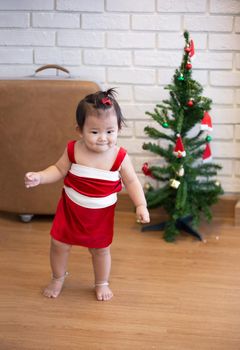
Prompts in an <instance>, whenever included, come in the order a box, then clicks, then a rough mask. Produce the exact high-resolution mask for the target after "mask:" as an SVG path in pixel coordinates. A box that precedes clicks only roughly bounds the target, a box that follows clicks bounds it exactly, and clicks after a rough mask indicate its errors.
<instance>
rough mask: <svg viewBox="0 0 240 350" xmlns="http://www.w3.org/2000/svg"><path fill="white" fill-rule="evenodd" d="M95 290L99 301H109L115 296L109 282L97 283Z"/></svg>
mask: <svg viewBox="0 0 240 350" xmlns="http://www.w3.org/2000/svg"><path fill="white" fill-rule="evenodd" d="M95 292H96V297H97V300H99V301H107V300H110V299H112V297H113V292H112V291H111V289H110V288H109V286H108V282H103V283H96V284H95Z"/></svg>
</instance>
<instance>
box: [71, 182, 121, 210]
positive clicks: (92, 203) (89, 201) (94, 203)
mask: <svg viewBox="0 0 240 350" xmlns="http://www.w3.org/2000/svg"><path fill="white" fill-rule="evenodd" d="M64 190H65V193H66V195H67V196H68V197H69V198H70V199H71V200H72V201H73V202H74V203H75V204H78V205H81V206H82V207H84V208H90V209H101V208H106V207H109V206H111V205H113V204H115V203H116V201H117V193H112V194H110V195H109V196H106V197H100V198H96V197H88V196H84V195H83V194H81V193H79V192H77V191H75V190H74V189H72V188H71V187H68V186H64Z"/></svg>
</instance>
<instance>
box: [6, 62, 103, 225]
mask: <svg viewBox="0 0 240 350" xmlns="http://www.w3.org/2000/svg"><path fill="white" fill-rule="evenodd" d="M48 67H51V68H52V66H47V68H48ZM55 68H58V67H55ZM42 69H45V67H43V68H42V67H41V69H40V70H42ZM58 69H61V67H60V68H58ZM65 71H66V70H65ZM98 90H99V86H98V85H97V84H96V83H93V82H89V81H80V80H76V79H72V78H56V79H54V78H51V79H49V78H47V79H46V78H42V79H37V78H36V77H33V78H28V79H17V80H13V79H11V80H9V79H2V80H0V130H1V136H0V150H1V151H0V164H1V171H0V194H1V200H0V211H7V212H12V213H17V214H20V215H21V216H22V219H23V220H26V221H28V220H30V219H31V216H26V217H24V214H27V215H28V214H54V213H55V210H56V205H57V202H58V199H59V198H60V195H61V188H62V181H60V182H58V183H55V184H51V185H43V186H39V187H36V188H31V189H26V188H25V186H24V174H25V173H26V172H27V171H38V170H41V169H44V168H46V167H47V166H49V165H51V164H53V163H55V162H56V160H57V159H58V158H59V157H60V156H61V154H62V152H63V151H64V148H65V145H66V143H67V141H69V140H72V139H76V138H77V133H76V131H75V126H76V122H75V111H76V107H77V104H78V102H79V101H80V100H81V99H82V98H83V97H85V96H86V95H87V94H90V93H93V92H96V91H98Z"/></svg>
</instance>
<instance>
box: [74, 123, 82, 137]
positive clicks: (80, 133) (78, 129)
mask: <svg viewBox="0 0 240 350" xmlns="http://www.w3.org/2000/svg"><path fill="white" fill-rule="evenodd" d="M75 129H76V131H77V133H78V134H79V135H80V136H82V131H81V130H80V128H79V126H78V125H77V124H76V127H75Z"/></svg>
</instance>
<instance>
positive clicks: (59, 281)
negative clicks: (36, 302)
mask: <svg viewBox="0 0 240 350" xmlns="http://www.w3.org/2000/svg"><path fill="white" fill-rule="evenodd" d="M66 276H67V272H66V273H65V275H64V276H62V277H58V278H56V277H53V278H52V280H51V282H50V283H49V285H48V286H47V287H46V288H45V289H44V291H43V295H44V296H45V297H47V298H57V297H58V296H59V294H60V293H61V290H62V287H63V283H64V280H65V278H66Z"/></svg>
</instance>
